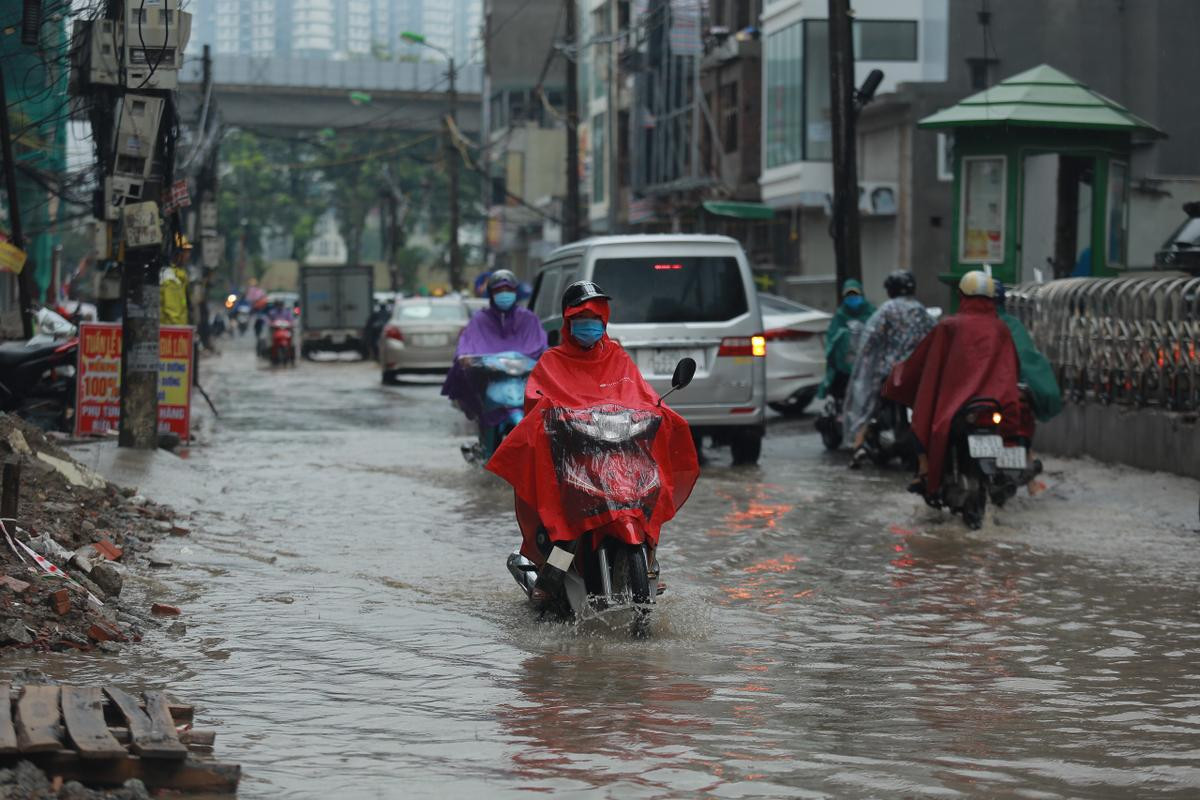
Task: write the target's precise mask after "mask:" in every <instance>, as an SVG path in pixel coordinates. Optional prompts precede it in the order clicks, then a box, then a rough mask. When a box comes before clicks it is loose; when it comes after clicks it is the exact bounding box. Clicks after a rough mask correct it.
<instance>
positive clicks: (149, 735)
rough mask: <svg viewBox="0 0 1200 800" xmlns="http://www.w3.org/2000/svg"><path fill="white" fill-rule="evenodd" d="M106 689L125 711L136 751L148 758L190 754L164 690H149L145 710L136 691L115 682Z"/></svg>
mask: <svg viewBox="0 0 1200 800" xmlns="http://www.w3.org/2000/svg"><path fill="white" fill-rule="evenodd" d="M104 691H105V692H106V693H107V694H108V696H109V697H110V698H112V701H113V702H114V703H116V705H117V708H119V709H121V713H122V714H124V715H125V723H126V724H127V725H128V726H129V735H130V736H132V737H133V745H132V748H131V749H132V750H133V752H135V753H137V754H138V755H140V756H143V757H144V758H163V759H183V758H187V746H186V745H184V744H183V742H181V741H179V737H178V736H177V735H176V734H175V725H174V724H173V723H172V722H171V712H170V709H169V708H167V701H166V698H165V697H164V696H163V694H162V693H161V692H147V698H146V699H147V701H148V702H147V703H146V708H147V711H142V709H141V708H139V707H138V701H137V698H135V697H134V696H133V695H131V694H127V693H125V692H123V691H121V690H120V689H117V688H114V687H112V686H110V687H108V688H106V689H105V690H104ZM151 697H153V701H151ZM147 712H149V713H147ZM164 715H165V719H164Z"/></svg>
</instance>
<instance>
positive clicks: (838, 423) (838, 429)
mask: <svg viewBox="0 0 1200 800" xmlns="http://www.w3.org/2000/svg"><path fill="white" fill-rule="evenodd" d="M815 427H816V429H817V433H819V434H821V443H822V444H823V445H825V449H826V450H831V451H832V450H837V449H838V448H839V447H841V446H842V438H843V436H844V434H843V432H842V398H840V397H834V396H833V395H832V394H831V395H829V396H828V397H826V398H825V407H824V408H822V409H821V415H820V416H819V417H817V421H816V423H815Z"/></svg>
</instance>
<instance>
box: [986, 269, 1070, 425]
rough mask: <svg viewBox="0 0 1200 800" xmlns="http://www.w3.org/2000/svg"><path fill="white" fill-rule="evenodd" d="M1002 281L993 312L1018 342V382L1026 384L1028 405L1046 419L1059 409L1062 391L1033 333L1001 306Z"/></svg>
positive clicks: (1016, 342)
mask: <svg viewBox="0 0 1200 800" xmlns="http://www.w3.org/2000/svg"><path fill="white" fill-rule="evenodd" d="M1004 297H1005V291H1004V284H1002V283H1000V281H996V313H997V314H998V315H999V316H1000V319H1001V320H1003V321H1004V324H1005V325H1007V326H1008V329H1009V331H1011V332H1012V338H1013V344H1015V345H1016V346H1017V358H1018V359H1019V360H1020V362H1021V383H1023V384H1025V385H1026V386H1028V387H1029V396H1030V401H1031V402H1030V405H1032V406H1033V415H1034V417H1035V418H1036V419H1037V421H1038V422H1045V421H1047V420H1049V419H1053V418H1054V417H1056V416H1058V413H1059V412H1060V411H1062V392H1061V391H1060V390H1059V388H1058V381H1057V380H1056V379H1055V377H1054V367H1053V366H1051V364H1050V360H1049V359H1048V358H1046V356H1044V355H1042V352H1041V351H1040V350H1038V349H1037V345H1036V344H1034V343H1033V337H1032V336H1030V335H1029V331H1027V330H1025V326H1024V325H1022V324H1021V320H1019V319H1017V318H1016V317H1014V316H1013V315H1012V314H1009V313H1008V312H1007V311H1006V310H1005V308H1004Z"/></svg>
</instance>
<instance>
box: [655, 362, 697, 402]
mask: <svg viewBox="0 0 1200 800" xmlns="http://www.w3.org/2000/svg"><path fill="white" fill-rule="evenodd" d="M694 377H696V359H694V358H681V359H679V363H678V364H676V365H675V374H674V375H672V376H671V391H669V392H667V393H666V394H664V395H663V396H662V397H660V398H659V399H658V404H659V405H660V406H661V405H662V402H663V400H666V399H667V398H668V397H670V396H671V395H672V394H674V393H675V392H677V391H679V390H680V389H684V388H686V387H687V385H688V384H689V383H691V382H692V378H694Z"/></svg>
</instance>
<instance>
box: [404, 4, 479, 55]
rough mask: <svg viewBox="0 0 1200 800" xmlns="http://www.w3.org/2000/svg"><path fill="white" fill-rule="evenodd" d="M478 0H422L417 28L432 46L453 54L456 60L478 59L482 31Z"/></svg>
mask: <svg viewBox="0 0 1200 800" xmlns="http://www.w3.org/2000/svg"><path fill="white" fill-rule="evenodd" d="M482 29H483V1H482V0H449V2H445V3H441V2H433V0H428V1H427V2H425V3H424V5H423V7H422V11H421V27H420V30H419V31H418V32H419V33H420V34H421V35H422V36H424V37H425V39H426V40H427V41H428V42H429V43H430V44H431V45H434V46H435V47H440V48H442V49H443V50H446V51H447V52H449V53H451V54H453V55H454V60H455V61H457V62H458V63H460V64H465V63H467V62H468V61H480V60H481V59H482V57H483V51H482V48H481V42H482V33H483V30H482Z"/></svg>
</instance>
